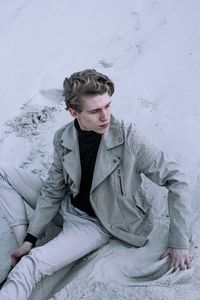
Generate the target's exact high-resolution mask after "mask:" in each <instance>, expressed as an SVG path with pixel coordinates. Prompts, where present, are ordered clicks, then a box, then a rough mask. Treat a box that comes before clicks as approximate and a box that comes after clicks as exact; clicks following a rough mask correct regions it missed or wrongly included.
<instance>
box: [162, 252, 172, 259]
mask: <svg viewBox="0 0 200 300" xmlns="http://www.w3.org/2000/svg"><path fill="white" fill-rule="evenodd" d="M168 255H170V252H169V250H166V251H165V252H164V253H162V254H161V256H160V259H163V258H165V257H167V256H168Z"/></svg>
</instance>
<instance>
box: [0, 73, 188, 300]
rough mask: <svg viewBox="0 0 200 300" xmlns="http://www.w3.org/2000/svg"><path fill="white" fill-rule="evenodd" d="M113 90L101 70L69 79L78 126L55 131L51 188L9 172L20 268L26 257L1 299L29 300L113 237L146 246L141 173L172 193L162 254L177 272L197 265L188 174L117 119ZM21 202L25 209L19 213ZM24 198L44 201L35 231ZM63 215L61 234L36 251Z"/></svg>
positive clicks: (8, 211) (8, 202)
mask: <svg viewBox="0 0 200 300" xmlns="http://www.w3.org/2000/svg"><path fill="white" fill-rule="evenodd" d="M113 92H114V84H113V82H112V81H111V80H110V79H109V78H108V77H107V76H105V75H103V74H101V73H98V72H96V71H95V70H85V71H82V72H77V73H74V74H72V75H71V76H70V77H69V78H65V80H64V96H65V102H66V106H67V110H68V111H69V112H70V114H71V115H72V117H73V118H74V121H72V122H70V123H69V124H67V125H66V126H65V127H63V128H61V129H60V130H58V131H57V132H56V134H55V137H54V159H53V164H52V167H51V169H50V171H49V176H48V179H47V181H46V183H45V184H43V182H42V181H41V180H39V179H38V178H37V179H36V178H35V177H34V176H33V175H30V174H27V173H26V171H24V170H20V169H15V168H5V167H2V170H1V175H2V176H1V177H2V181H1V186H0V187H1V193H0V195H1V197H0V199H1V200H0V204H1V207H2V208H3V209H4V212H5V215H6V216H7V219H8V222H9V224H10V226H11V228H12V230H13V233H14V235H15V237H16V240H17V242H18V245H19V248H18V249H17V250H15V251H14V252H13V253H12V264H13V266H14V265H16V263H17V261H18V260H19V258H21V257H22V256H23V258H22V260H21V261H20V262H19V263H18V264H17V265H16V267H15V268H14V269H13V270H12V271H11V272H10V274H9V276H8V280H7V282H6V283H5V285H4V286H3V288H2V289H1V291H0V299H4V300H6V299H20V300H22V299H27V298H28V297H29V295H30V293H31V291H32V289H33V288H34V286H35V284H36V283H37V282H38V281H40V280H41V278H42V277H44V276H45V275H50V274H52V273H54V272H55V271H57V270H59V269H60V268H62V267H63V266H66V265H68V264H70V263H71V262H74V261H75V260H77V259H79V258H81V257H83V256H84V255H86V254H87V253H89V252H90V251H93V250H95V249H97V248H99V247H101V246H102V245H104V244H105V243H106V242H108V241H109V239H110V238H111V237H112V236H114V237H116V238H118V239H120V240H122V241H125V242H127V243H128V244H130V245H132V246H135V247H142V246H144V245H145V243H146V242H147V236H148V234H149V233H150V231H151V228H150V227H149V228H148V226H147V224H148V222H147V220H148V214H149V209H150V203H149V202H148V200H147V199H146V198H145V195H144V193H143V190H142V179H141V174H144V175H145V176H147V177H148V178H149V179H151V180H152V181H153V182H155V183H157V184H158V185H160V186H165V187H166V188H167V189H168V190H169V193H168V205H169V214H170V229H169V239H168V248H167V249H166V251H165V252H164V253H163V255H162V257H165V256H170V258H171V265H170V266H171V267H174V268H175V269H177V268H179V267H180V269H182V270H185V269H187V268H190V266H191V261H190V257H189V252H188V247H189V227H190V224H189V219H190V209H189V208H190V193H189V188H188V183H187V179H186V176H185V174H184V173H183V172H182V171H180V169H179V166H178V165H177V164H176V163H175V162H174V161H171V160H170V159H169V158H168V157H167V156H166V155H165V154H164V153H163V152H162V151H160V150H159V149H157V148H155V147H154V146H152V145H151V144H149V143H147V142H146V141H145V139H143V137H141V136H139V135H138V133H137V131H136V130H135V128H133V127H132V125H131V124H130V125H129V126H125V125H124V123H123V122H120V121H118V120H117V119H115V118H114V117H113V116H112V115H111V96H112V94H113ZM41 189H42V194H41V195H40V196H39V194H40V190H41ZM9 193H10V194H9ZM20 196H21V197H20ZM13 198H15V205H16V207H17V206H18V208H17V209H16V211H15V213H13V212H12V211H13V206H14V204H13V201H14V200H13ZM22 198H23V199H25V201H27V202H28V203H29V204H30V205H31V206H32V207H34V206H35V203H36V199H37V198H38V199H37V206H36V210H35V214H34V217H33V219H32V220H31V222H30V224H29V227H28V230H27V220H26V218H25V216H24V215H25V213H24V208H23V204H22V202H23V200H22ZM59 213H60V214H61V215H62V222H63V229H62V231H61V233H60V234H59V235H58V236H57V237H55V238H54V239H52V240H51V241H50V242H48V243H47V244H45V245H44V246H41V247H35V248H34V245H35V243H36V240H37V239H38V238H40V236H41V235H42V233H43V232H44V230H45V228H46V226H47V224H48V223H49V222H51V221H52V220H53V219H54V218H55V216H56V215H58V214H59ZM26 231H27V233H26ZM25 234H26V236H25ZM24 236H25V239H24ZM23 240H24V241H23ZM32 248H33V249H32ZM31 249H32V250H31ZM19 274H20V276H19Z"/></svg>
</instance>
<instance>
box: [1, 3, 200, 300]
mask: <svg viewBox="0 0 200 300" xmlns="http://www.w3.org/2000/svg"><path fill="white" fill-rule="evenodd" d="M199 11H200V2H199V1H197V0H191V1H186V0H175V1H174V0H168V1H162V0H148V1H147V0H144V1H141V0H135V1H131V0H127V1H122V0H111V1H106V0H101V1H92V0H84V1H80V0H76V1H73V0H61V1H59V3H58V1H48V0H43V1H39V0H36V1H33V0H15V1H1V2H0V45H1V47H0V66H1V68H0V103H1V110H0V120H1V123H0V133H1V136H0V151H1V160H2V161H9V162H10V163H12V164H16V165H21V166H22V167H24V168H27V169H30V170H31V171H33V172H37V173H39V174H40V175H41V176H43V177H44V178H45V177H46V174H47V170H48V167H49V165H50V162H51V158H52V138H53V134H54V132H55V130H56V129H57V128H59V127H61V126H62V125H63V124H65V123H66V122H68V121H69V120H71V119H70V118H69V116H68V115H67V114H66V112H65V111H64V107H63V105H62V104H61V102H60V101H61V93H60V89H61V88H62V82H63V79H64V77H65V76H68V75H70V74H71V73H72V72H75V71H78V70H81V69H84V68H96V69H97V70H98V71H100V72H103V73H106V74H107V75H108V76H110V77H111V78H112V79H113V80H114V81H115V83H116V93H115V95H114V96H113V102H112V106H113V112H114V114H115V115H116V116H117V117H119V118H123V119H124V120H126V121H127V122H128V121H132V122H134V123H136V124H137V125H138V127H141V128H142V129H143V130H144V131H145V132H146V133H147V135H150V136H151V137H152V138H153V139H154V140H156V141H157V142H158V144H160V146H161V147H162V148H164V149H165V150H166V151H167V152H169V153H170V154H172V155H173V156H174V157H175V158H176V159H177V160H178V161H179V162H180V163H181V164H182V165H183V167H184V168H185V169H186V171H187V173H188V174H189V178H190V182H191V187H192V192H193V193H192V201H193V203H192V207H193V214H192V219H193V220H194V221H193V228H194V242H193V247H194V253H193V256H194V261H193V269H192V270H189V271H187V272H182V273H181V274H180V273H179V274H175V275H170V276H169V277H168V278H167V279H163V280H159V281H157V282H153V281H152V282H148V283H147V284H145V285H143V286H130V285H131V284H130V282H129V286H127V280H126V279H127V278H126V277H125V278H124V275H123V274H122V272H121V270H122V268H123V266H126V265H127V266H129V269H128V272H129V275H130V272H131V271H133V270H134V271H135V269H136V265H135V264H134V257H135V256H134V255H133V256H131V255H132V253H130V252H127V250H126V249H124V248H123V247H122V246H120V245H118V243H115V242H111V243H110V244H108V245H106V246H105V247H104V248H103V249H101V250H100V251H97V252H95V253H93V254H91V255H89V256H88V257H87V258H85V259H84V260H82V261H80V262H79V263H78V264H77V265H76V266H74V267H73V268H72V269H71V271H70V272H69V273H68V275H65V273H66V269H63V270H61V271H60V272H58V273H57V274H55V275H54V276H52V277H51V278H47V279H46V280H44V281H43V282H42V283H41V284H40V285H38V287H37V289H36V291H35V292H34V293H33V295H32V296H31V300H36V299H37V300H40V299H50V298H51V299H59V300H60V299H70V300H75V299H76V300H79V299H87V300H100V299H101V300H112V299H113V300H118V299H119V300H122V299H123V300H124V299H144V300H147V299H148V300H149V299H152V300H155V299H158V300H161V299H162V300H164V299H170V300H171V299H181V300H182V299H187V300H188V299H189V300H198V299H200V296H199V292H200V284H199V279H200V272H199V266H200V259H199V247H200V245H199V244H200V236H199V233H198V231H199V230H198V228H199V226H200V224H199V222H200V221H199V220H200V218H199V215H200V208H199V207H200V206H199V199H200V177H199V175H200V154H199V153H200V139H198V137H199V128H200V102H199V99H200V89H199V78H200V68H199V63H200V31H199V28H200V17H199ZM45 106H48V107H49V110H47V111H46V115H45V111H44V107H45ZM38 116H40V120H39V117H38ZM37 119H38V120H39V121H37ZM42 119H43V120H42ZM5 122H6V123H5ZM22 145H23V147H22ZM147 187H148V190H149V196H150V197H151V198H152V204H153V206H154V217H155V223H156V224H157V223H158V222H160V221H162V224H163V226H160V227H159V229H158V232H157V234H156V236H157V237H158V240H159V239H162V237H164V235H163V230H164V231H166V230H167V220H166V214H167V212H166V194H165V191H163V190H162V189H160V188H157V187H155V186H154V185H151V184H150V183H149V182H147ZM0 224H1V226H0V233H1V235H0V241H1V243H0V256H3V255H5V254H9V253H10V251H12V249H13V248H15V246H16V245H15V242H14V240H13V236H12V234H11V232H10V230H9V228H8V226H7V223H6V221H5V219H4V218H3V216H2V213H1V211H0ZM132 258H133V260H132ZM116 262H118V263H117V264H116ZM129 263H130V265H129ZM126 270H127V269H126ZM50 286H51V287H53V291H52V292H51V294H49V292H50V289H49V287H50ZM56 293H57V294H56ZM52 297H53V298H52Z"/></svg>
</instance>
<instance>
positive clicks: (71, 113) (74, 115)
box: [69, 108, 78, 119]
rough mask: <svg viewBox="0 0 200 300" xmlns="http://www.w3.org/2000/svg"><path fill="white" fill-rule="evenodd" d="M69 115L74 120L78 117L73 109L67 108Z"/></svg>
mask: <svg viewBox="0 0 200 300" xmlns="http://www.w3.org/2000/svg"><path fill="white" fill-rule="evenodd" d="M69 113H70V115H71V116H72V117H73V118H75V119H76V118H77V117H78V112H77V111H76V110H75V109H73V108H69Z"/></svg>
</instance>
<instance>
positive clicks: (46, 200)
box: [28, 132, 67, 238]
mask: <svg viewBox="0 0 200 300" xmlns="http://www.w3.org/2000/svg"><path fill="white" fill-rule="evenodd" d="M58 136H59V133H58V132H56V134H55V136H54V141H53V143H54V154H53V164H52V166H51V168H50V170H49V174H48V178H47V180H46V182H45V185H44V187H43V189H42V194H41V196H40V197H39V198H38V200H37V205H36V210H35V212H34V217H33V219H32V220H31V222H30V225H29V228H28V233H30V234H31V235H33V236H35V237H37V238H39V237H40V236H41V235H42V233H43V232H44V230H45V228H46V226H47V225H48V223H49V222H50V221H51V220H52V219H53V218H54V216H55V215H56V214H57V212H58V210H59V208H60V203H61V200H62V199H64V197H65V194H66V192H67V184H66V183H65V180H64V175H63V165H62V158H61V157H60V156H61V155H60V153H59V146H58V145H59V137H58Z"/></svg>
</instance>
